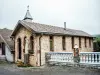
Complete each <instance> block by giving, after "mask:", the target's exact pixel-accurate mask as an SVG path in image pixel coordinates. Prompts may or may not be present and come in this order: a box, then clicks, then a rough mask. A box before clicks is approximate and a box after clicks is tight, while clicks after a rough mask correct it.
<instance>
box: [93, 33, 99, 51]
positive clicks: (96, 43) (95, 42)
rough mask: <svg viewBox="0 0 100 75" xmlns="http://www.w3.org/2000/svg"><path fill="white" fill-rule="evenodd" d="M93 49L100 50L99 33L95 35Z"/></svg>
mask: <svg viewBox="0 0 100 75" xmlns="http://www.w3.org/2000/svg"><path fill="white" fill-rule="evenodd" d="M94 49H95V50H96V52H100V35H95V38H94Z"/></svg>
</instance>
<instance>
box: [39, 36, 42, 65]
mask: <svg viewBox="0 0 100 75" xmlns="http://www.w3.org/2000/svg"><path fill="white" fill-rule="evenodd" d="M41 37H42V35H40V37H39V51H40V66H41Z"/></svg>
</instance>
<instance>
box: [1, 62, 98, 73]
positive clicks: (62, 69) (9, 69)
mask: <svg viewBox="0 0 100 75" xmlns="http://www.w3.org/2000/svg"><path fill="white" fill-rule="evenodd" d="M0 75H100V69H90V68H79V67H67V66H59V67H58V66H55V67H46V68H44V67H41V68H37V67H31V68H19V67H17V66H16V65H15V64H0Z"/></svg>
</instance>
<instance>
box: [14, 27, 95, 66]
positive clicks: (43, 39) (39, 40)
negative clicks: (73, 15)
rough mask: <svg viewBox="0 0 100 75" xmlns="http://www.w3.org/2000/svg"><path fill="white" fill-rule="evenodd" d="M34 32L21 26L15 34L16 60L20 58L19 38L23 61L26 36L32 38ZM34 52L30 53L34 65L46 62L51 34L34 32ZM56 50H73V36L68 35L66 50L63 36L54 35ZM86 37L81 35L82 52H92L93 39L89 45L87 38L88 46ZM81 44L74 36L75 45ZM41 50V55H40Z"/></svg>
mask: <svg viewBox="0 0 100 75" xmlns="http://www.w3.org/2000/svg"><path fill="white" fill-rule="evenodd" d="M31 35H32V33H31V32H30V31H29V30H27V29H26V28H24V27H21V28H20V29H19V30H18V31H17V33H16V36H15V62H16V61H17V60H18V41H17V39H18V38H21V42H22V44H21V47H22V59H21V60H22V61H24V52H23V49H24V37H25V36H26V37H27V39H28V40H29V39H30V36H31ZM33 36H34V54H32V55H30V58H29V60H30V63H31V64H32V65H34V66H40V63H41V65H44V64H45V53H46V52H50V36H49V35H36V34H34V35H33ZM53 41H54V42H53V43H54V52H73V49H72V37H71V36H66V38H65V47H66V48H65V50H63V47H62V36H53ZM84 42H85V41H84V37H81V48H79V50H80V52H91V51H93V42H92V41H91V47H90V46H89V38H87V41H86V42H87V43H86V44H87V47H85V45H84ZM75 44H77V45H78V46H79V37H74V45H75ZM40 50H41V51H40ZM40 52H41V56H40ZM40 60H41V62H40Z"/></svg>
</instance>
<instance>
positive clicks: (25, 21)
mask: <svg viewBox="0 0 100 75" xmlns="http://www.w3.org/2000/svg"><path fill="white" fill-rule="evenodd" d="M22 21H24V22H27V23H32V24H33V23H35V24H41V23H37V22H28V21H25V20H22ZM41 25H45V26H51V27H57V28H62V29H64V27H59V26H54V25H49V24H41ZM66 29H69V30H77V31H82V30H78V29H71V28H66Z"/></svg>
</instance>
